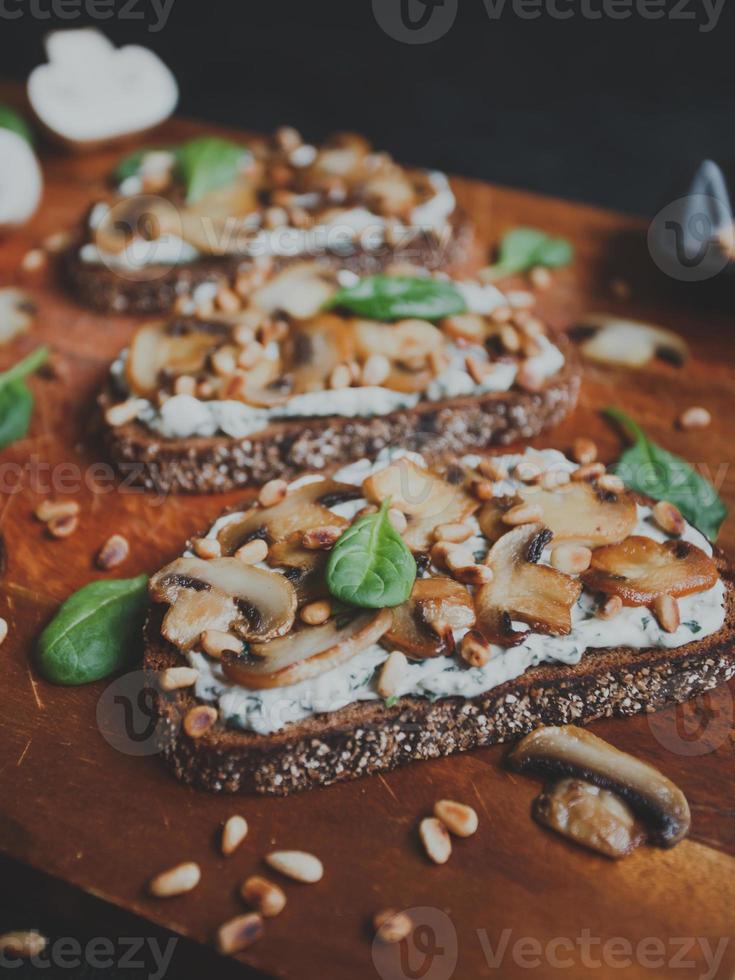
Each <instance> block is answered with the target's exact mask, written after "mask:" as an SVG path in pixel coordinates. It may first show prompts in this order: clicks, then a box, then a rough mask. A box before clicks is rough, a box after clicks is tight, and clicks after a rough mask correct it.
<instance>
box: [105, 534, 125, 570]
mask: <svg viewBox="0 0 735 980" xmlns="http://www.w3.org/2000/svg"><path fill="white" fill-rule="evenodd" d="M129 554H130V545H129V544H128V539H127V538H125V537H123V535H122V534H111V535H110V537H109V538H108V539H107V541H105V543H104V544H103V545H102V547H101V548H100V550H99V552H98V553H97V567H98V568H101V569H102V570H103V571H107V570H108V569H109V568H116V567H117V566H118V565H122V563H123V562H124V561H125V559H126V558H127V557H128V555H129Z"/></svg>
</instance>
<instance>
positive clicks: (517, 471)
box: [513, 459, 544, 483]
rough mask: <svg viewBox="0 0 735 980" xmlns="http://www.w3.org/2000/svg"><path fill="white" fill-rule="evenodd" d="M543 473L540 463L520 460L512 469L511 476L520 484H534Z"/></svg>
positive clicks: (531, 460) (532, 460)
mask: <svg viewBox="0 0 735 980" xmlns="http://www.w3.org/2000/svg"><path fill="white" fill-rule="evenodd" d="M543 472H544V468H543V466H542V465H541V463H540V462H538V461H537V460H534V459H522V460H520V461H519V462H518V463H516V465H515V466H514V467H513V476H514V477H515V478H516V480H520V481H521V483H536V482H537V481H538V480H540V479H541V474H542V473H543Z"/></svg>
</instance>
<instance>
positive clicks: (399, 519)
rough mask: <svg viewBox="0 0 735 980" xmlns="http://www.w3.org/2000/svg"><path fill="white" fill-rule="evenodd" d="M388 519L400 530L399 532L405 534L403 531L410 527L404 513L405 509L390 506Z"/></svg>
mask: <svg viewBox="0 0 735 980" xmlns="http://www.w3.org/2000/svg"><path fill="white" fill-rule="evenodd" d="M388 520H389V521H390V522H391V524H392V525H393V527H394V528H395V530H396V531H398V533H399V534H403V532H404V531H405V530H406V528H407V527H408V521H407V520H406V515H405V514H404V513H403V511H400V510H398V509H397V508H395V507H391V508H389V510H388Z"/></svg>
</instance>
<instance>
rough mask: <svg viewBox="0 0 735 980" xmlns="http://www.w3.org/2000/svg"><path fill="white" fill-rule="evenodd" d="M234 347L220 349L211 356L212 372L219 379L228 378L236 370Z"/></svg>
mask: <svg viewBox="0 0 735 980" xmlns="http://www.w3.org/2000/svg"><path fill="white" fill-rule="evenodd" d="M235 355H236V350H235V348H234V347H229V346H225V347H220V349H219V350H217V351H215V352H214V354H212V358H211V361H212V370H213V371H214V373H215V374H217V375H219V377H220V378H229V377H230V376H231V375H233V374H234V373H235V371H236V370H237V357H236V356H235Z"/></svg>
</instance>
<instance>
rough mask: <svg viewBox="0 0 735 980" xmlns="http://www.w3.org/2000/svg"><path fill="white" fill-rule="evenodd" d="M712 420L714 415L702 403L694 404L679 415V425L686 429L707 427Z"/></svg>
mask: <svg viewBox="0 0 735 980" xmlns="http://www.w3.org/2000/svg"><path fill="white" fill-rule="evenodd" d="M711 422H712V416H711V414H710V413H709V412H708V411H707V409H706V408H702V406H701V405H692V406H691V408H687V409H686V411H684V412H682V413H681V415H680V416H679V425H680V426H681V428H682V429H684V430H687V431H688V430H690V429H706V428H707V426H708V425H710V424H711Z"/></svg>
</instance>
